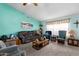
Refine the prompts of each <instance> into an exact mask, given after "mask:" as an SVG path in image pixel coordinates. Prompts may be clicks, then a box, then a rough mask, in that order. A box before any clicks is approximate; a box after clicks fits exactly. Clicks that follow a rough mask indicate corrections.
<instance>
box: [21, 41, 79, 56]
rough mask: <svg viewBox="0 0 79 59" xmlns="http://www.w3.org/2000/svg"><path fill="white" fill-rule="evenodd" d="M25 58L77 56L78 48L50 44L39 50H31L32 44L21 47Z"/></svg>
mask: <svg viewBox="0 0 79 59" xmlns="http://www.w3.org/2000/svg"><path fill="white" fill-rule="evenodd" d="M22 47H24V49H25V50H26V55H27V56H79V47H75V46H69V45H61V44H57V43H55V42H50V43H49V44H48V45H47V46H45V47H43V48H42V49H40V50H35V49H34V48H32V43H28V44H24V45H22Z"/></svg>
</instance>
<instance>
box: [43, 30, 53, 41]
mask: <svg viewBox="0 0 79 59" xmlns="http://www.w3.org/2000/svg"><path fill="white" fill-rule="evenodd" d="M44 36H45V37H46V38H47V39H49V40H51V36H52V32H51V31H46V32H45V34H44Z"/></svg>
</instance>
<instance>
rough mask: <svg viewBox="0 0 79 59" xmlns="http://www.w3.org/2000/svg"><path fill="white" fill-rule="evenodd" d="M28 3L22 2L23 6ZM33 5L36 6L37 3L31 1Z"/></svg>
mask: <svg viewBox="0 0 79 59" xmlns="http://www.w3.org/2000/svg"><path fill="white" fill-rule="evenodd" d="M27 4H28V3H23V6H26V5H27ZM32 4H33V5H34V6H38V4H37V3H32Z"/></svg>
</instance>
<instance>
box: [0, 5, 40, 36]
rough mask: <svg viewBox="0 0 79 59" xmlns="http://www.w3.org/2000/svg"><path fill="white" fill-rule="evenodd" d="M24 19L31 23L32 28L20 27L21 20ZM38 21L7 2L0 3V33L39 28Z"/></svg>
mask: <svg viewBox="0 0 79 59" xmlns="http://www.w3.org/2000/svg"><path fill="white" fill-rule="evenodd" d="M22 21H25V22H28V23H31V24H33V28H32V29H27V30H25V29H23V28H21V22H22ZM39 24H40V21H38V20H36V19H34V18H28V16H27V15H25V14H23V13H22V12H20V11H18V10H16V9H14V8H13V7H11V6H9V5H7V4H0V35H3V34H11V33H15V32H18V31H24V30H25V31H31V30H38V29H39Z"/></svg>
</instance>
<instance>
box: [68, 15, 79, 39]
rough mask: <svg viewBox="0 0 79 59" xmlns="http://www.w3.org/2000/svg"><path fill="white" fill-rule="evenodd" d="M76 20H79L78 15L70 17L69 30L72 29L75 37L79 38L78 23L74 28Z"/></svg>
mask: <svg viewBox="0 0 79 59" xmlns="http://www.w3.org/2000/svg"><path fill="white" fill-rule="evenodd" d="M77 20H78V21H79V16H73V17H71V19H70V23H69V30H70V29H73V30H74V31H75V32H76V37H75V38H77V39H79V25H78V28H76V24H74V23H75V22H76V21H77Z"/></svg>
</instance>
